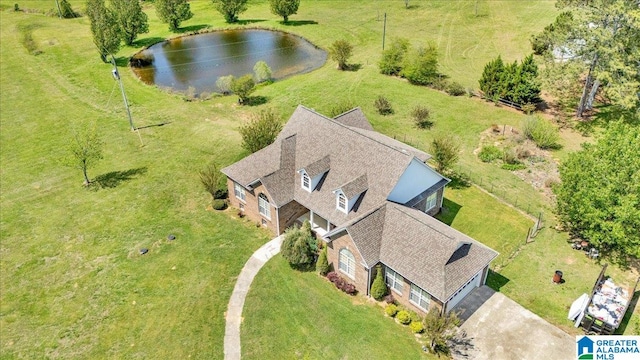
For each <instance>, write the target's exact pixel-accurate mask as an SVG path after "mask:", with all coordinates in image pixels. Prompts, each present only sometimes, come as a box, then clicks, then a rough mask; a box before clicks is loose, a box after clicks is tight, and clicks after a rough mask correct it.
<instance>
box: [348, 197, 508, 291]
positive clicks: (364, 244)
mask: <svg viewBox="0 0 640 360" xmlns="http://www.w3.org/2000/svg"><path fill="white" fill-rule="evenodd" d="M346 229H347V231H348V232H349V235H350V236H351V238H352V239H353V241H354V243H355V244H356V247H357V248H358V251H359V252H360V253H361V254H362V256H363V258H364V260H365V263H366V264H367V266H369V267H370V266H373V265H375V264H376V263H377V262H378V261H380V262H382V263H383V264H385V265H387V266H389V267H391V268H392V269H393V270H394V271H396V272H398V273H399V274H400V275H402V276H403V277H405V278H406V279H407V280H409V281H411V282H412V283H414V284H416V285H418V286H419V287H421V288H422V289H424V290H425V291H427V292H429V293H430V294H431V295H432V296H434V297H436V298H437V299H439V300H441V301H446V300H448V299H449V297H450V296H451V295H453V294H454V293H455V292H456V291H457V290H458V289H459V288H460V287H461V286H463V285H464V284H465V283H466V282H467V281H469V279H471V278H472V277H473V276H474V275H475V274H477V273H478V272H479V271H480V270H482V269H483V268H484V267H485V266H487V265H488V264H489V263H490V262H491V260H493V259H494V258H495V257H496V256H497V255H498V253H497V252H495V251H494V250H492V249H490V248H488V247H486V246H485V245H483V244H481V243H479V242H477V241H475V240H473V239H472V238H470V237H468V236H467V235H465V234H463V233H461V232H459V231H457V230H455V229H453V228H451V227H449V226H447V225H446V224H443V223H441V222H440V221H438V220H437V219H435V218H433V217H431V216H429V215H427V214H425V213H423V212H421V211H419V210H416V209H412V208H407V207H405V206H402V205H397V204H394V203H391V202H385V204H384V205H382V206H381V207H380V208H379V209H378V210H376V211H374V212H372V213H371V215H369V216H366V217H364V218H363V219H361V220H360V221H357V222H354V223H353V224H350V225H347V226H346Z"/></svg>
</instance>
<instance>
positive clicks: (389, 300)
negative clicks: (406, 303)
mask: <svg viewBox="0 0 640 360" xmlns="http://www.w3.org/2000/svg"><path fill="white" fill-rule="evenodd" d="M384 302H386V303H387V304H395V303H396V298H394V297H393V295H392V294H389V295H387V296H385V297H384Z"/></svg>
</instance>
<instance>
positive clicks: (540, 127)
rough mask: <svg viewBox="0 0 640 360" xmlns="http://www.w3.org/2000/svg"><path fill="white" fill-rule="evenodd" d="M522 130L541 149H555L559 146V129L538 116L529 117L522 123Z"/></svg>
mask: <svg viewBox="0 0 640 360" xmlns="http://www.w3.org/2000/svg"><path fill="white" fill-rule="evenodd" d="M522 132H523V133H524V136H526V137H527V139H530V140H531V141H533V142H534V143H535V144H536V146H538V147H539V148H540V149H555V148H558V146H559V144H558V141H559V140H560V134H559V133H558V129H556V127H555V126H553V125H552V124H550V123H549V122H547V121H545V120H544V119H542V118H540V117H538V116H529V117H527V118H526V119H525V120H524V122H523V124H522Z"/></svg>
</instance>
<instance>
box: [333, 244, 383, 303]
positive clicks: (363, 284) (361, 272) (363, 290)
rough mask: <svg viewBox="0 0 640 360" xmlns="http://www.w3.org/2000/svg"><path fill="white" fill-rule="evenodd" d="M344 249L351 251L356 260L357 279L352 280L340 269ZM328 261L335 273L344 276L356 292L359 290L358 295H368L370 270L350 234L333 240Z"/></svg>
mask: <svg viewBox="0 0 640 360" xmlns="http://www.w3.org/2000/svg"><path fill="white" fill-rule="evenodd" d="M344 248H346V249H348V250H349V251H351V253H352V254H353V257H354V258H355V266H356V271H355V279H352V278H350V277H349V276H347V274H345V273H343V272H342V271H340V270H339V268H338V264H339V263H338V256H339V252H340V250H341V249H344ZM327 260H328V261H329V264H330V265H331V268H332V270H333V271H335V272H336V273H338V274H340V276H342V277H343V278H344V279H345V280H346V281H348V282H350V283H352V284H353V285H355V286H356V290H358V293H360V294H361V295H367V290H368V288H369V286H368V284H367V279H368V276H369V273H368V269H367V268H366V267H365V266H364V265H363V264H364V261H363V259H362V256H361V255H360V252H358V249H357V248H356V246H355V244H354V243H353V241H352V240H351V236H349V234H346V233H345V234H344V235H342V236H341V237H339V238H337V239H335V240H333V241H332V242H330V243H329V244H328V246H327ZM372 280H373V279H372Z"/></svg>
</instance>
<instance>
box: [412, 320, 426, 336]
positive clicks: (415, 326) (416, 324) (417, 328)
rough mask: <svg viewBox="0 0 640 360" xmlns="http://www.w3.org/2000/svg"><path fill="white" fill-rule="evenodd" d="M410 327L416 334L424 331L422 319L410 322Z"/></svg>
mask: <svg viewBox="0 0 640 360" xmlns="http://www.w3.org/2000/svg"><path fill="white" fill-rule="evenodd" d="M409 329H411V332H413V333H414V334H420V333H422V332H423V331H424V325H422V321H412V322H411V324H409Z"/></svg>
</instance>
